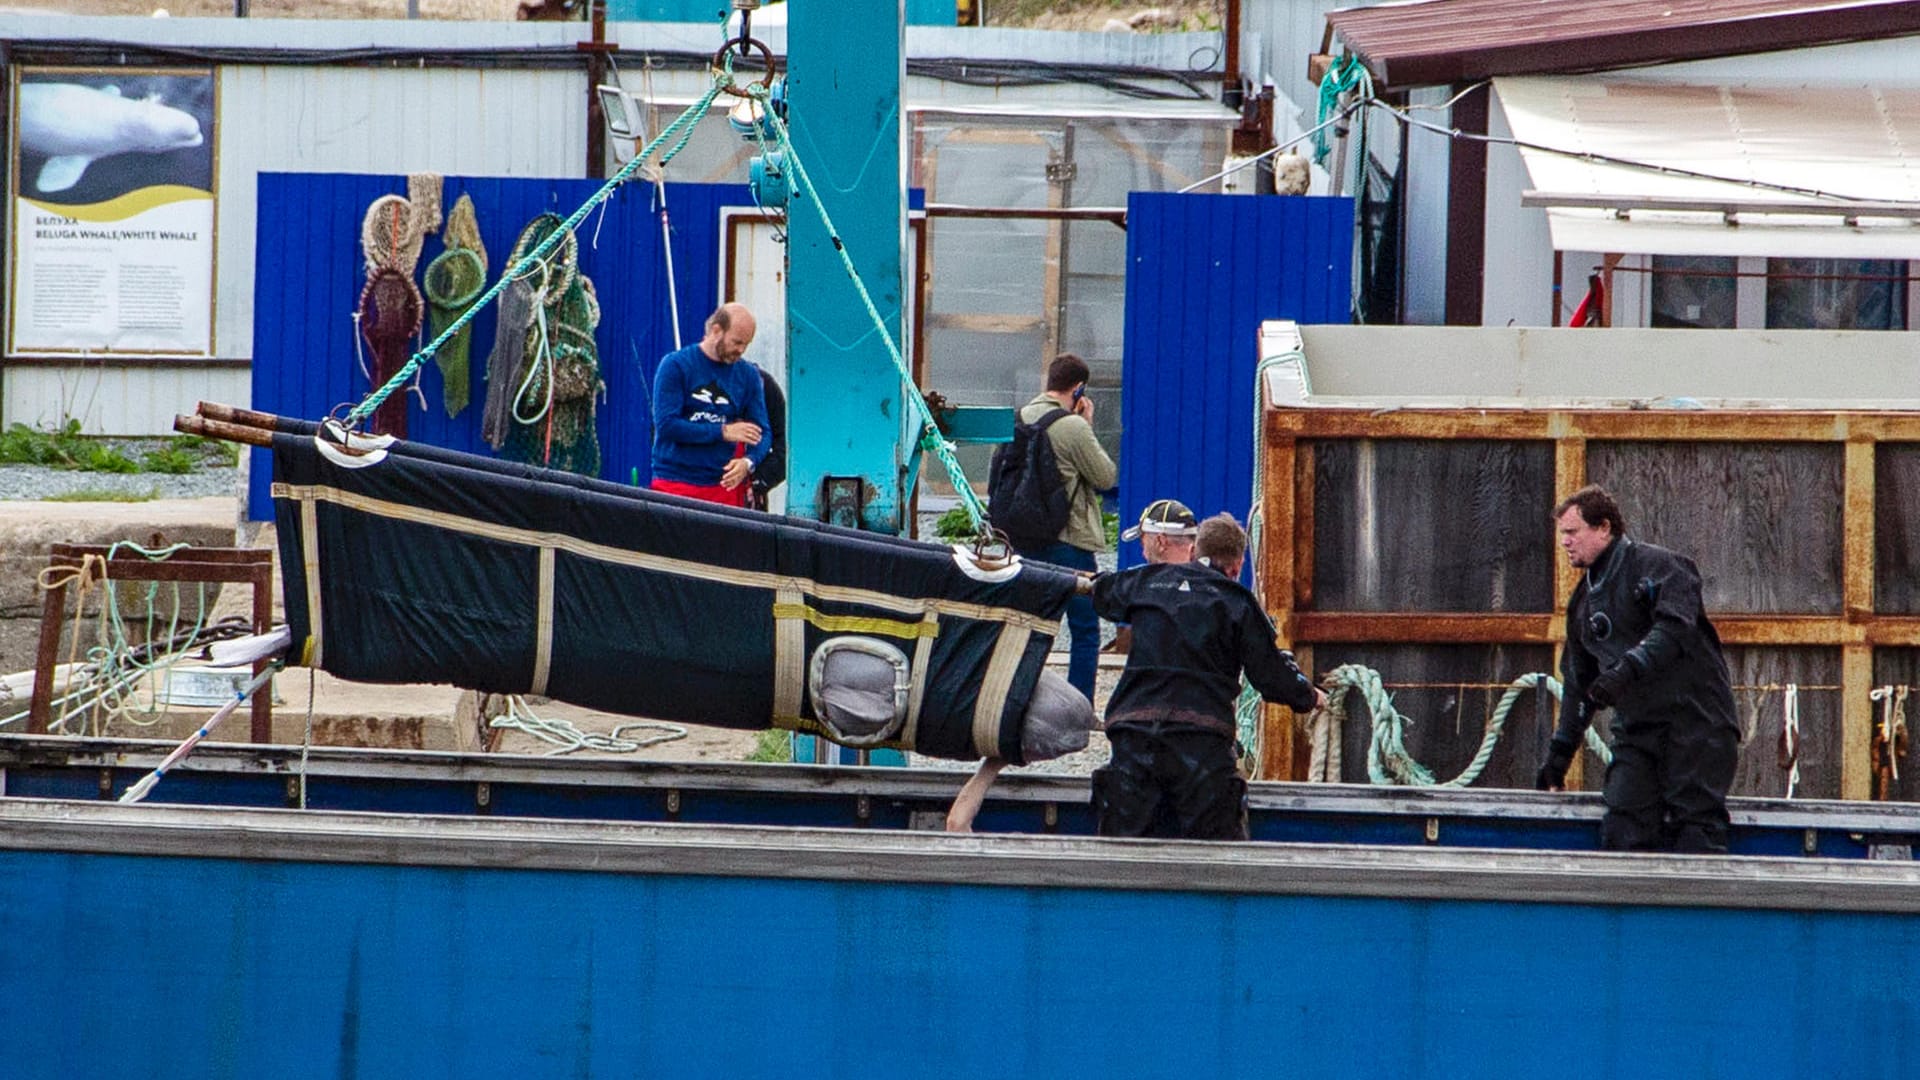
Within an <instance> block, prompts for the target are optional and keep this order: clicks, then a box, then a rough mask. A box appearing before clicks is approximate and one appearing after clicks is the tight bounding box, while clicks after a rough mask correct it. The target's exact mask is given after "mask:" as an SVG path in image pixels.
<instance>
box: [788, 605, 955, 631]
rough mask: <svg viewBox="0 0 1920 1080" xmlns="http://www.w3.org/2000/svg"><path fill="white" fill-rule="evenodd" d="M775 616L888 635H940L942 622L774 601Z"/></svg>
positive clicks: (821, 626) (824, 627) (832, 628)
mask: <svg viewBox="0 0 1920 1080" xmlns="http://www.w3.org/2000/svg"><path fill="white" fill-rule="evenodd" d="M773 617H774V618H776V619H805V620H806V621H807V622H810V623H812V624H813V625H814V626H815V627H817V628H818V629H821V630H825V631H826V632H827V633H829V634H885V635H886V636H888V637H897V638H919V637H926V638H931V637H939V636H940V624H939V622H937V621H935V620H932V619H927V620H922V621H920V622H901V621H900V620H898V619H877V618H869V617H866V616H862V615H828V614H827V613H826V612H823V611H821V610H820V609H818V608H814V607H809V606H807V605H806V604H775V605H773Z"/></svg>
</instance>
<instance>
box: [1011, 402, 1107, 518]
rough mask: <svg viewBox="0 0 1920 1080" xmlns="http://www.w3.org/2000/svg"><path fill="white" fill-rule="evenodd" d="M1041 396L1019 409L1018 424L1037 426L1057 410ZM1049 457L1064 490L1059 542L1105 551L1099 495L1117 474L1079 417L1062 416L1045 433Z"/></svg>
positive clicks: (1091, 430) (1098, 441) (1091, 431)
mask: <svg viewBox="0 0 1920 1080" xmlns="http://www.w3.org/2000/svg"><path fill="white" fill-rule="evenodd" d="M1059 407H1060V405H1059V403H1058V402H1056V401H1054V400H1053V399H1052V398H1050V397H1048V396H1047V395H1045V394H1041V395H1040V396H1039V397H1036V398H1034V399H1033V400H1032V401H1029V402H1027V403H1026V404H1025V405H1022V406H1021V407H1020V422H1021V423H1024V424H1032V423H1037V422H1038V421H1039V420H1040V418H1041V417H1043V416H1045V415H1047V413H1049V412H1051V411H1053V410H1054V409H1057V408H1059ZM1047 437H1048V438H1049V439H1052V440H1053V456H1054V457H1055V458H1056V459H1058V460H1059V462H1060V481H1061V483H1062V484H1063V485H1065V487H1066V489H1067V503H1068V509H1067V527H1066V528H1064V529H1062V530H1060V539H1061V540H1062V541H1063V542H1065V543H1068V544H1072V545H1073V546H1074V547H1077V548H1079V549H1080V550H1082V551H1105V550H1107V527H1106V523H1105V522H1104V521H1103V520H1101V516H1100V493H1101V492H1102V491H1105V490H1106V489H1108V488H1110V487H1112V486H1113V485H1114V482H1115V481H1117V480H1119V479H1120V470H1119V468H1118V467H1117V466H1115V465H1114V463H1113V459H1112V458H1110V457H1108V456H1107V452H1106V451H1105V450H1103V449H1101V447H1100V440H1099V439H1096V438H1094V435H1093V425H1092V424H1089V423H1087V422H1086V420H1084V419H1082V418H1081V417H1079V416H1064V417H1061V418H1060V419H1059V420H1056V421H1054V424H1053V426H1052V427H1050V428H1048V429H1047Z"/></svg>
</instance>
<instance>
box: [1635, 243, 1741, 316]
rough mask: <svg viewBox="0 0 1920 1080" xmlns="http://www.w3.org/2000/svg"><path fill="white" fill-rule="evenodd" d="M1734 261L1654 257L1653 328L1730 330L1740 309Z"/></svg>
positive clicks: (1722, 257)
mask: <svg viewBox="0 0 1920 1080" xmlns="http://www.w3.org/2000/svg"><path fill="white" fill-rule="evenodd" d="M1735 269H1736V264H1735V260H1734V259H1733V258H1732V257H1731V256H1725V255H1655V256H1654V257H1653V325H1655V326H1667V327H1675V326H1678V327H1691V328H1694V329H1712V330H1728V329H1732V328H1733V326H1734V325H1735V324H1736V319H1737V316H1738V314H1739V307H1740V287H1739V278H1737V277H1735V276H1734V272H1735Z"/></svg>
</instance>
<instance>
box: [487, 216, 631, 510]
mask: <svg viewBox="0 0 1920 1080" xmlns="http://www.w3.org/2000/svg"><path fill="white" fill-rule="evenodd" d="M561 224H562V219H561V218H560V216H559V215H557V214H541V215H540V216H539V217H536V218H534V219H533V220H532V221H531V222H529V223H528V224H527V226H526V228H524V229H522V230H521V232H520V236H519V239H517V240H516V241H515V242H514V245H513V252H512V254H511V255H510V256H509V258H508V263H509V265H519V263H520V261H521V260H522V259H524V258H526V257H527V256H529V255H530V254H532V252H533V251H534V249H535V248H536V247H538V246H539V245H540V243H541V241H542V240H544V239H546V237H547V236H548V235H549V234H551V233H552V232H553V231H554V230H555V229H558V228H559V227H560V226H561ZM579 256H580V248H579V242H578V240H577V239H576V238H575V237H574V235H573V234H572V233H571V232H569V233H567V234H565V235H564V236H562V237H561V238H560V240H559V241H558V242H557V243H556V244H555V245H554V246H553V249H552V250H551V251H549V252H548V253H547V254H546V255H545V256H543V257H542V258H541V260H540V261H538V262H536V263H535V264H534V265H533V266H532V267H530V268H529V269H528V270H527V271H526V272H525V273H523V274H522V275H521V277H520V278H519V279H518V280H517V281H515V282H514V283H513V286H512V287H510V288H509V289H508V291H507V292H506V293H505V294H503V298H502V305H501V310H500V324H499V329H498V330H497V331H496V333H495V340H494V352H493V356H492V357H491V358H490V360H489V362H488V366H487V378H488V385H487V404H486V415H485V417H484V422H483V425H482V431H481V433H482V435H483V437H485V438H486V439H487V442H488V443H489V444H490V445H492V446H494V447H495V448H496V449H499V450H501V451H502V452H503V453H504V454H505V455H506V456H507V457H509V458H512V459H514V460H517V461H524V462H528V463H529V464H534V465H542V466H545V467H547V468H551V469H563V470H565V471H568V472H573V473H579V474H581V475H584V476H598V475H600V440H599V436H598V433H597V432H596V431H595V422H596V408H595V405H596V402H597V399H598V397H599V395H600V392H601V391H602V390H603V389H604V388H605V387H604V384H603V383H602V382H601V381H600V359H599V350H598V348H597V346H596V345H595V342H594V335H593V332H594V328H595V327H596V326H598V325H599V322H600V306H599V303H598V302H597V300H596V299H595V298H594V295H593V287H592V283H591V282H589V281H588V280H587V279H586V278H585V277H584V276H582V275H581V273H580V270H579ZM516 291H517V292H518V293H519V296H518V297H515V295H514V294H515V293H516ZM509 299H511V300H512V301H513V307H512V310H509V305H508V302H507V301H508V300H509ZM521 305H524V308H522V307H521ZM516 345H517V347H516ZM502 375H506V376H507V377H506V378H505V379H504V380H503V379H502V378H501V377H500V376H502Z"/></svg>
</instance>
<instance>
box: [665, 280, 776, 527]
mask: <svg viewBox="0 0 1920 1080" xmlns="http://www.w3.org/2000/svg"><path fill="white" fill-rule="evenodd" d="M753 331H754V323H753V313H752V312H750V311H748V310H747V309H746V306H745V305H743V304H722V305H720V306H719V307H718V308H717V309H715V310H714V313H713V314H712V315H709V316H707V331H706V336H705V337H702V338H701V339H700V340H699V342H698V343H696V344H693V345H689V346H687V347H686V348H684V349H677V350H675V351H673V352H670V353H668V354H667V355H665V356H663V357H661V358H660V369H659V371H658V372H656V373H655V374H654V378H653V487H654V489H655V490H656V491H665V492H668V493H670V494H674V495H686V496H689V497H691V498H695V499H705V500H706V501H707V502H716V503H723V504H725V505H727V506H745V505H746V504H747V493H748V492H749V491H751V490H752V485H751V484H750V483H749V481H751V480H752V479H753V471H754V470H755V469H756V468H759V466H760V463H761V462H762V461H764V460H766V457H767V451H768V450H769V449H770V448H771V446H772V443H771V442H770V440H768V439H767V437H766V432H767V429H768V424H767V399H766V393H765V391H764V390H763V389H762V387H761V383H760V371H759V369H757V368H755V367H754V366H753V365H752V364H742V363H740V357H741V356H742V355H744V354H745V353H746V351H747V346H748V345H751V344H753Z"/></svg>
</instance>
